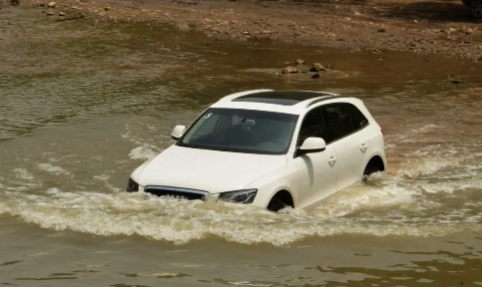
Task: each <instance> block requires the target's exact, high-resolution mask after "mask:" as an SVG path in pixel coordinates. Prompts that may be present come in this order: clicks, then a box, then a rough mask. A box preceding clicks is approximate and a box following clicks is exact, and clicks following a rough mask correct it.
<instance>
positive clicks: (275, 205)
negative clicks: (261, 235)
mask: <svg viewBox="0 0 482 287" xmlns="http://www.w3.org/2000/svg"><path fill="white" fill-rule="evenodd" d="M285 206H286V204H285V203H284V202H283V201H282V200H281V199H280V198H279V197H274V198H273V199H271V201H270V202H269V204H268V210H269V211H273V212H278V211H279V210H281V209H283V208H284V207H285Z"/></svg>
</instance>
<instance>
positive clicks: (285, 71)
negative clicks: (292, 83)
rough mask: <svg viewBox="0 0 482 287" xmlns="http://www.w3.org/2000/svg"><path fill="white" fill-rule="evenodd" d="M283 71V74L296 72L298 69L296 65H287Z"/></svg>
mask: <svg viewBox="0 0 482 287" xmlns="http://www.w3.org/2000/svg"><path fill="white" fill-rule="evenodd" d="M281 73H282V74H296V73H298V69H297V68H296V67H293V66H288V67H285V68H283V69H282V70H281Z"/></svg>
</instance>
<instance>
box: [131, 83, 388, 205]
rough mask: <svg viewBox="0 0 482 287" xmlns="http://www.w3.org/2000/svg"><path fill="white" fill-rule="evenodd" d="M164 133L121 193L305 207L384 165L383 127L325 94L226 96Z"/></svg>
mask: <svg viewBox="0 0 482 287" xmlns="http://www.w3.org/2000/svg"><path fill="white" fill-rule="evenodd" d="M171 136H172V138H174V139H175V140H176V143H175V144H173V145H172V146H170V147H169V148H167V149H166V150H164V151H163V152H161V153H160V154H159V155H157V156H156V157H155V158H153V159H151V160H150V161H148V162H146V163H144V164H142V165H141V166H139V167H138V168H137V169H136V170H135V171H134V172H133V173H132V175H131V177H130V178H129V182H128V184H127V191H128V192H133V191H143V192H148V193H152V194H156V195H158V196H173V197H181V198H185V199H189V200H205V199H207V198H208V197H209V198H214V200H226V201H231V202H239V203H246V204H253V205H257V206H261V207H264V208H268V209H269V210H272V211H278V210H280V209H282V208H283V207H285V206H291V207H294V208H302V209H305V210H310V209H312V208H314V207H316V206H317V205H319V204H320V203H321V201H322V200H323V199H326V198H327V197H328V196H331V195H333V194H334V193H336V192H337V191H339V190H342V189H344V188H346V187H347V186H349V185H351V184H353V183H355V182H358V181H361V180H363V179H364V178H365V176H366V175H369V174H371V173H374V172H379V171H380V172H381V171H384V170H385V166H386V160H385V150H384V149H385V143H384V139H383V133H382V130H381V128H380V126H379V125H378V124H377V122H376V121H375V120H374V119H373V117H372V116H371V114H370V113H369V111H368V110H367V108H366V107H365V105H364V104H363V102H362V101H361V100H359V99H356V98H352V97H344V96H341V95H338V94H333V93H326V92H313V91H274V90H268V89H266V90H252V91H245V92H241V93H235V94H231V95H228V96H225V97H224V98H222V99H220V100H219V101H218V102H216V103H214V104H213V105H211V106H210V107H209V108H208V109H206V110H205V111H204V112H203V113H202V114H201V115H200V116H199V117H198V118H197V119H196V121H194V123H193V124H192V125H191V126H190V127H189V128H187V129H186V127H185V126H182V125H178V126H176V127H175V128H174V130H173V131H172V134H171Z"/></svg>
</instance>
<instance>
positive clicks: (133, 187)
mask: <svg viewBox="0 0 482 287" xmlns="http://www.w3.org/2000/svg"><path fill="white" fill-rule="evenodd" d="M126 191H127V192H133V191H139V184H138V183H137V182H135V181H134V180H133V179H132V178H130V177H129V181H128V182H127V187H126Z"/></svg>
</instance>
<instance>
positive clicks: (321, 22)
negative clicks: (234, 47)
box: [20, 0, 482, 63]
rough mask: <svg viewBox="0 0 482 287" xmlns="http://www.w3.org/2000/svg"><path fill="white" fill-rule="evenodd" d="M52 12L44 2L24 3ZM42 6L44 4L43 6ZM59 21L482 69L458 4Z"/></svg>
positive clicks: (145, 5) (66, 6)
mask: <svg viewBox="0 0 482 287" xmlns="http://www.w3.org/2000/svg"><path fill="white" fill-rule="evenodd" d="M20 1H21V3H20V5H36V6H39V13H40V10H43V12H48V11H47V10H49V9H48V8H47V3H48V2H46V1H42V0H23V1H22V0H20ZM40 5H43V7H41V6H40ZM50 10H52V11H53V14H54V15H53V16H52V18H53V19H56V18H58V17H59V16H58V15H59V12H60V11H62V12H65V13H66V14H67V15H66V16H64V18H65V17H67V18H68V17H69V16H74V15H75V14H79V13H84V14H85V15H87V16H89V17H94V18H97V19H98V20H106V21H119V20H127V21H157V22H163V23H171V24H174V25H176V26H177V27H179V28H180V29H183V30H185V29H196V30H201V31H204V32H205V33H207V34H208V35H210V36H211V37H212V38H213V41H222V40H224V39H234V40H241V41H251V42H257V41H269V40H280V41H284V42H291V43H296V44H307V45H317V46H323V47H342V48H350V49H354V50H359V49H368V50H371V51H373V52H374V53H380V52H383V50H397V51H413V52H417V53H442V54H445V55H452V56H460V57H463V58H469V59H472V60H474V61H476V62H481V63H482V26H481V24H479V22H478V21H476V20H475V19H474V18H473V17H472V15H471V14H470V11H469V10H468V8H467V7H465V6H463V5H462V2H461V1H460V0H455V1H450V0H444V1H433V0H426V1H423V0H422V1H420V0H388V1H383V2H382V1H373V0H326V1H323V2H322V3H321V1H315V0H311V1H306V0H305V1H303V0H298V1H282V0H280V1H255V0H249V1H248V0H237V1H236V0H206V1H202V0H179V1H169V0H144V1H134V0H116V1H114V0H95V1H93V0H62V1H58V2H57V3H56V7H55V8H52V9H50Z"/></svg>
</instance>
